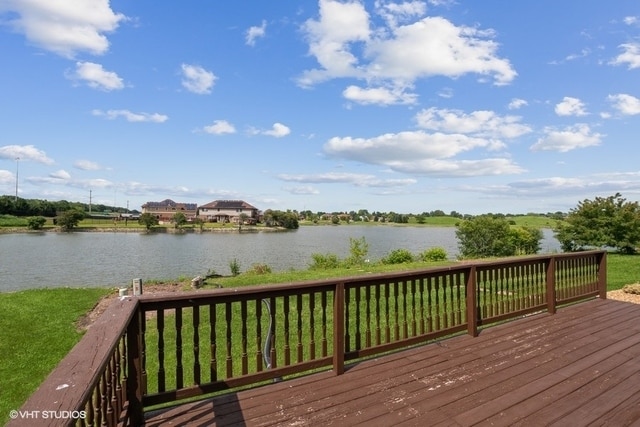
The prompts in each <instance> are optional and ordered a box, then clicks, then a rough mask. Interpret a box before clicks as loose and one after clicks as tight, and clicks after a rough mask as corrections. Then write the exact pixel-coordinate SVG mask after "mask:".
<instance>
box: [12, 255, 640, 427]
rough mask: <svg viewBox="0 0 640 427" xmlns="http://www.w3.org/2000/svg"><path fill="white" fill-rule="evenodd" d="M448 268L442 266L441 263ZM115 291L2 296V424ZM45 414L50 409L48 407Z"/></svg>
mask: <svg viewBox="0 0 640 427" xmlns="http://www.w3.org/2000/svg"><path fill="white" fill-rule="evenodd" d="M607 261H608V263H607V266H608V267H607V276H608V289H609V290H616V289H620V288H622V286H624V285H626V284H630V283H637V282H640V255H636V256H629V255H617V254H610V255H609V256H608V258H607ZM433 265H438V264H433V263H430V264H425V263H414V264H402V265H379V264H377V263H376V264H372V265H370V266H366V267H363V268H340V269H332V270H316V271H313V270H304V271H286V272H276V273H271V274H256V273H252V272H246V273H244V274H240V275H238V276H235V277H220V278H215V279H210V280H209V281H208V284H209V285H210V286H224V287H237V286H247V285H254V284H263V283H288V282H298V281H304V280H314V279H325V278H331V277H344V276H352V275H360V274H366V273H379V272H387V271H393V270H398V269H413V268H424V267H426V266H433ZM439 265H442V264H439ZM107 292H112V290H111V289H67V288H63V289H42V290H29V291H22V292H14V293H0V424H2V425H3V424H4V423H6V422H7V421H8V414H9V411H10V410H12V409H18V408H19V407H20V406H21V405H22V403H23V402H24V401H25V400H26V399H27V397H28V396H29V395H30V394H31V393H32V392H33V391H34V390H35V389H36V388H37V387H38V385H39V384H40V383H41V382H42V381H43V380H44V379H45V378H46V376H47V375H48V373H49V372H50V371H51V370H52V369H53V368H54V367H55V366H56V365H57V363H58V362H59V361H60V360H61V359H62V358H63V357H64V356H65V355H66V354H67V352H68V351H69V350H70V349H71V348H72V347H73V346H74V345H75V343H76V342H78V341H79V339H80V338H81V336H82V334H81V333H79V332H78V331H77V329H76V327H75V323H76V322H77V320H78V319H79V318H80V317H82V316H83V315H84V314H86V313H87V312H88V311H89V310H90V309H91V308H92V307H93V306H94V305H95V304H96V303H97V301H98V300H99V299H100V298H101V297H102V296H103V295H105V294H106V293H107ZM43 409H44V408H43Z"/></svg>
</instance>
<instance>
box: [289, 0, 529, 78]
mask: <svg viewBox="0 0 640 427" xmlns="http://www.w3.org/2000/svg"><path fill="white" fill-rule="evenodd" d="M377 5H378V6H379V7H378V12H379V13H384V14H386V15H385V16H386V17H387V26H386V27H382V28H371V25H372V24H371V22H370V19H369V14H368V13H367V11H366V10H365V7H364V5H363V4H362V3H360V2H357V1H348V2H345V3H341V2H338V1H335V0H320V16H319V18H318V19H317V20H314V19H310V20H308V21H306V23H305V24H304V25H303V28H302V29H303V31H304V32H305V34H306V36H307V40H308V42H309V53H310V54H311V55H312V56H314V57H315V58H316V60H317V61H318V63H319V65H320V68H317V69H311V70H307V71H305V72H304V73H303V74H302V76H300V78H299V80H298V84H299V85H301V86H303V87H305V86H312V85H314V84H317V83H320V82H322V81H325V80H329V79H334V78H341V77H350V78H358V79H364V80H367V82H368V83H372V82H374V83H375V82H378V83H383V86H396V87H401V88H405V87H411V85H412V84H413V82H414V81H415V80H416V79H419V78H426V77H430V76H436V75H442V76H447V77H451V78H457V77H460V76H462V75H464V74H469V73H475V74H479V75H481V76H492V77H493V78H494V82H495V84H497V85H503V84H508V83H510V82H511V81H512V80H513V79H514V78H515V77H516V75H517V73H516V72H515V70H514V69H513V68H512V66H511V64H510V63H509V61H508V60H506V59H502V58H499V57H498V56H497V55H496V51H497V49H498V44H497V43H496V42H494V41H493V40H492V38H493V36H494V33H493V31H491V30H480V29H477V28H473V27H464V26H460V27H458V26H456V25H454V24H453V23H451V22H450V21H448V20H446V19H444V18H441V17H426V18H422V19H420V20H418V21H415V22H408V23H404V22H405V21H407V20H409V19H410V18H414V19H415V17H416V16H419V15H420V14H422V12H421V9H420V8H419V7H417V6H418V2H411V3H401V4H397V5H395V6H391V3H388V4H382V3H380V2H378V3H377ZM381 11H382V12H381ZM390 16H391V17H393V19H391V18H390ZM397 18H402V19H397ZM399 21H402V23H400V22H399ZM396 24H397V25H396Z"/></svg>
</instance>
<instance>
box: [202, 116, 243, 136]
mask: <svg viewBox="0 0 640 427" xmlns="http://www.w3.org/2000/svg"><path fill="white" fill-rule="evenodd" d="M203 130H204V131H205V132H206V133H210V134H212V135H224V134H230V133H236V128H235V127H234V126H233V125H232V124H231V123H229V122H228V121H226V120H215V121H214V122H213V124H212V125H209V126H205V127H204V128H203Z"/></svg>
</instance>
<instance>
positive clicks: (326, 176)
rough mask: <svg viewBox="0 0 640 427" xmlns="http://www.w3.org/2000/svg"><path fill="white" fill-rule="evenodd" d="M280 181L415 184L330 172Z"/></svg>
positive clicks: (288, 176) (283, 177)
mask: <svg viewBox="0 0 640 427" xmlns="http://www.w3.org/2000/svg"><path fill="white" fill-rule="evenodd" d="M277 178H278V179H281V180H283V181H288V182H301V183H312V184H340V183H342V184H352V185H355V186H357V187H382V188H389V187H404V186H407V185H412V184H415V183H416V182H417V181H416V180H415V179H413V178H405V179H379V178H377V177H376V176H375V175H370V174H360V173H350V172H328V173H317V174H300V175H293V174H280V175H278V176H277Z"/></svg>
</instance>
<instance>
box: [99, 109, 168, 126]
mask: <svg viewBox="0 0 640 427" xmlns="http://www.w3.org/2000/svg"><path fill="white" fill-rule="evenodd" d="M91 114H93V115H94V116H98V117H104V118H106V119H109V120H115V119H117V118H119V117H123V118H124V119H125V120H126V121H128V122H151V123H164V122H166V121H167V120H169V117H168V116H166V115H164V114H158V113H134V112H131V111H129V110H107V111H102V110H93V111H92V112H91Z"/></svg>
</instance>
